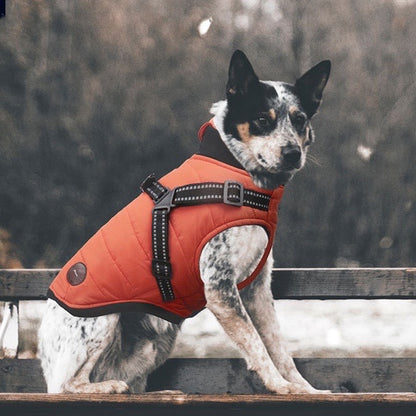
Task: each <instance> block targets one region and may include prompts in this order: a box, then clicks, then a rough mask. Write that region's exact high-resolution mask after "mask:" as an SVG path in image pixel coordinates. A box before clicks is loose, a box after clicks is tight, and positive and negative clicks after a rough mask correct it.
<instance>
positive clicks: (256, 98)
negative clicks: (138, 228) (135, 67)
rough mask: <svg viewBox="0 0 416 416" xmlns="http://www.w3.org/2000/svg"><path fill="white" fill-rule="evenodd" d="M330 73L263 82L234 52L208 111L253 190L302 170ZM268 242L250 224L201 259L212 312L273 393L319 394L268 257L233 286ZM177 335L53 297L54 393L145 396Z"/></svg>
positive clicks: (152, 323)
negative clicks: (223, 92) (289, 330)
mask: <svg viewBox="0 0 416 416" xmlns="http://www.w3.org/2000/svg"><path fill="white" fill-rule="evenodd" d="M329 72H330V62H329V61H323V62H321V63H319V64H318V65H316V66H314V67H313V68H312V69H310V70H309V71H308V72H306V73H305V74H304V75H303V76H302V77H301V78H299V79H298V80H297V81H296V83H295V84H294V85H290V84H286V83H282V82H270V81H259V79H258V77H257V76H256V74H255V73H254V71H253V68H252V66H251V64H250V62H249V61H248V59H247V58H246V56H245V55H244V54H243V53H242V52H240V51H236V52H235V53H234V55H233V57H232V59H231V63H230V68H229V79H228V83H227V99H226V100H224V101H220V102H219V103H217V104H215V105H214V106H213V109H212V112H213V114H214V123H215V126H216V128H217V129H218V132H219V135H220V137H221V139H222V142H223V143H221V145H222V146H223V147H224V149H225V151H226V152H229V153H230V156H231V157H233V158H234V159H235V160H236V161H237V162H238V163H239V164H240V165H241V166H242V167H243V168H244V169H245V170H246V171H247V172H248V173H249V174H250V175H251V177H252V179H253V180H254V183H255V184H256V185H257V186H259V187H261V188H266V189H274V188H277V187H278V186H280V185H282V184H285V183H286V182H288V181H289V180H290V179H291V178H292V176H293V175H294V173H295V172H296V171H298V170H299V169H301V168H302V167H303V165H304V163H305V158H306V152H307V150H308V147H309V145H310V144H311V143H312V142H313V140H314V135H313V131H312V128H311V124H310V120H311V118H312V116H313V115H314V114H315V113H316V111H317V109H318V107H319V105H320V102H321V98H322V92H323V90H324V88H325V85H326V83H327V80H328V77H329ZM224 144H225V146H224ZM213 153H215V149H214V150H213ZM241 242H243V244H242V243H241ZM267 243H268V236H267V234H266V232H265V230H264V229H263V228H262V227H260V226H256V225H244V226H239V227H233V228H229V229H227V230H226V231H223V232H221V233H220V234H218V235H216V236H215V237H214V238H212V239H211V240H210V241H209V242H208V243H207V244H206V246H205V247H204V249H203V251H202V254H201V257H200V272H201V278H202V280H203V282H204V291H205V297H206V301H207V303H206V307H207V308H208V309H209V310H211V311H212V312H213V313H214V315H215V316H216V318H217V319H218V321H219V322H220V323H221V325H222V326H223V328H224V329H225V331H226V332H227V334H228V335H229V336H230V337H231V339H232V340H233V341H234V342H235V343H236V344H237V346H238V347H239V348H240V349H241V351H242V353H243V354H244V357H245V359H246V361H247V365H248V368H249V369H251V370H252V371H254V372H255V373H257V375H258V377H259V378H260V380H261V381H262V382H263V383H264V385H265V386H266V388H267V389H268V390H270V391H271V392H274V393H310V392H317V391H316V390H315V389H314V388H313V387H312V386H311V385H310V384H309V383H308V382H307V381H306V380H305V379H304V378H303V377H302V376H301V375H300V374H299V372H298V371H297V369H296V367H295V365H294V363H293V360H292V358H291V357H290V356H289V354H288V353H287V351H286V348H285V346H284V342H283V340H282V339H281V334H280V331H279V324H278V321H277V318H276V315H275V310H274V307H273V299H272V294H271V289H270V278H271V268H272V263H273V260H272V257H271V256H269V258H268V261H267V262H266V265H265V266H264V268H263V270H262V271H261V272H260V274H259V276H258V277H257V278H256V280H254V282H253V283H251V284H250V285H249V286H247V287H246V288H244V289H243V290H241V291H240V292H239V291H238V289H237V284H238V283H239V282H241V281H243V280H244V279H246V277H247V276H248V275H250V273H252V270H254V268H255V267H256V265H257V264H258V263H259V260H260V258H261V257H262V253H263V252H264V249H265V247H266V245H267ZM225 270H226V271H227V272H226V273H225ZM178 330H179V325H176V324H173V323H170V322H168V321H165V320H163V319H161V318H158V317H155V316H153V315H148V314H143V313H132V312H128V313H125V312H121V313H117V314H109V315H104V316H99V317H94V318H80V317H75V316H72V315H71V314H69V313H68V312H67V311H66V310H64V309H63V308H61V307H60V306H59V305H58V304H57V303H56V302H55V301H53V300H49V301H48V305H47V311H46V314H45V316H44V319H43V321H42V324H41V327H40V330H39V356H40V358H41V361H42V367H43V370H44V375H45V378H46V382H47V386H48V391H49V392H54V393H56V392H74V393H75V392H78V393H94V392H97V393H123V392H128V391H132V392H144V391H145V388H146V381H147V377H148V375H149V374H150V373H151V372H152V371H153V370H154V369H155V368H156V367H158V366H159V365H160V364H162V363H163V362H164V361H165V360H166V359H167V357H168V356H169V353H170V352H171V349H172V346H173V344H174V341H175V338H176V335H177V333H178Z"/></svg>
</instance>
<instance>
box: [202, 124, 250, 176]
mask: <svg viewBox="0 0 416 416" xmlns="http://www.w3.org/2000/svg"><path fill="white" fill-rule="evenodd" d="M199 139H200V145H199V151H198V152H197V154H199V155H202V156H207V157H210V158H212V159H216V160H219V161H220V162H223V163H226V164H227V165H230V166H234V167H236V168H238V169H243V170H244V168H243V166H242V165H241V164H240V162H238V160H237V159H236V158H235V157H234V156H233V155H232V154H231V152H230V151H229V150H228V148H227V146H226V145H225V144H224V142H223V141H222V139H221V136H220V134H219V133H218V130H217V129H216V128H214V127H213V125H212V124H210V123H207V124H206V125H204V126H203V127H202V128H201V130H200V136H199Z"/></svg>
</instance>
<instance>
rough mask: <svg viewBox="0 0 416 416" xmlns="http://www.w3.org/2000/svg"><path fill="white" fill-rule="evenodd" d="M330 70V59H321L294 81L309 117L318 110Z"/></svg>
mask: <svg viewBox="0 0 416 416" xmlns="http://www.w3.org/2000/svg"><path fill="white" fill-rule="evenodd" d="M330 72H331V61H322V62H320V63H319V64H317V65H315V66H314V67H312V68H311V69H310V70H309V71H307V72H306V73H305V74H303V75H302V76H301V77H300V78H299V79H298V80H297V81H296V83H295V89H296V92H297V94H298V96H299V98H300V102H301V104H302V107H303V109H304V110H305V112H306V114H307V115H308V117H309V118H311V117H312V116H313V115H314V114H315V113H316V112H317V111H318V107H319V105H320V104H321V100H322V92H323V90H324V88H325V85H326V83H327V82H328V78H329V73H330Z"/></svg>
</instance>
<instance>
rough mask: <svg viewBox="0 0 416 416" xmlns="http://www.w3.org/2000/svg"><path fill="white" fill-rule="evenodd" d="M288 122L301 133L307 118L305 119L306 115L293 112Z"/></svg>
mask: <svg viewBox="0 0 416 416" xmlns="http://www.w3.org/2000/svg"><path fill="white" fill-rule="evenodd" d="M290 121H291V122H292V124H293V126H294V127H295V128H296V129H297V130H300V131H303V130H304V128H305V126H306V122H307V121H308V118H307V117H306V114H304V113H302V112H300V111H295V112H294V113H291V114H290Z"/></svg>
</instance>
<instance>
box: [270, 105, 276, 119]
mask: <svg viewBox="0 0 416 416" xmlns="http://www.w3.org/2000/svg"><path fill="white" fill-rule="evenodd" d="M269 116H270V118H271V119H272V120H273V121H274V120H276V111H275V109H274V108H271V109H270V110H269Z"/></svg>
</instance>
